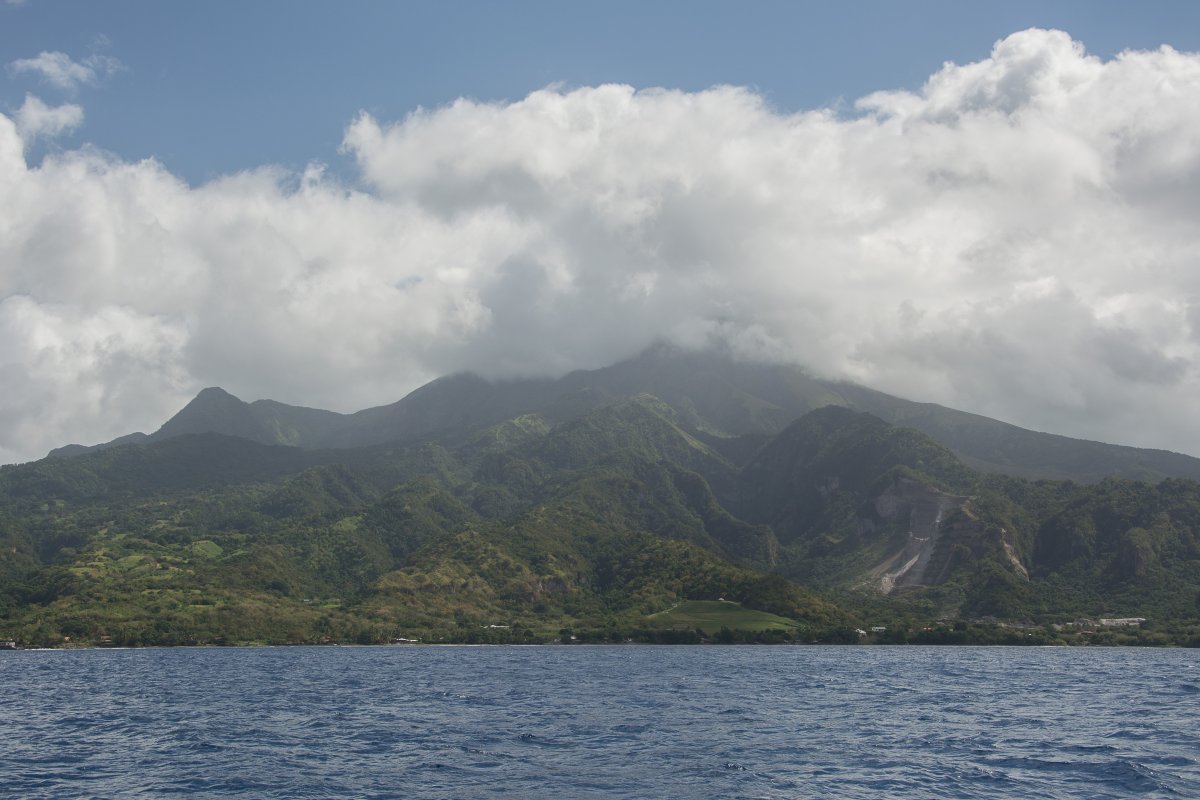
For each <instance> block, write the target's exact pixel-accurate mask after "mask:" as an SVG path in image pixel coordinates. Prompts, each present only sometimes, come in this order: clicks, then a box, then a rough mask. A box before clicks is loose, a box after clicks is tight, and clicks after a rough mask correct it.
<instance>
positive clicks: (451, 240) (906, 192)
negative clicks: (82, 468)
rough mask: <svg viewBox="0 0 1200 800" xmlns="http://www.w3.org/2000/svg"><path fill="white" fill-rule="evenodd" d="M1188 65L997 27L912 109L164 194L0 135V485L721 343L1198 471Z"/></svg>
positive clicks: (573, 96)
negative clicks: (61, 460)
mask: <svg viewBox="0 0 1200 800" xmlns="http://www.w3.org/2000/svg"><path fill="white" fill-rule="evenodd" d="M1196 131H1200V56H1197V55H1194V54H1186V53H1180V52H1176V51H1174V50H1172V49H1170V48H1165V47H1164V48H1161V49H1159V50H1155V51H1146V52H1141V51H1138V52H1132V51H1131V52H1126V53H1122V54H1121V55H1119V56H1117V57H1115V58H1113V59H1111V60H1108V61H1103V60H1101V59H1098V58H1095V57H1092V56H1089V55H1088V54H1087V53H1086V51H1085V49H1084V47H1083V46H1082V45H1081V44H1080V43H1078V42H1075V41H1072V40H1071V38H1070V37H1069V36H1068V35H1067V34H1065V33H1062V32H1060V31H1045V30H1028V31H1022V32H1019V33H1016V34H1013V35H1012V36H1010V37H1008V38H1006V39H1004V40H1002V41H1000V42H998V43H997V44H996V46H995V48H994V49H993V51H992V53H991V54H990V56H988V57H987V58H985V59H983V60H981V61H978V62H975V63H972V64H965V65H957V64H951V63H947V64H946V65H944V66H943V67H942V69H941V70H939V71H938V72H937V73H936V74H934V75H932V76H931V77H930V78H929V80H928V81H927V82H926V83H925V85H924V86H923V87H922V88H921V89H920V90H918V91H912V92H902V91H884V92H877V93H875V94H872V95H869V96H867V97H864V98H862V99H861V100H859V101H858V103H857V104H855V106H854V108H853V111H852V113H849V114H844V113H838V112H836V111H834V110H831V109H816V110H811V111H805V112H801V113H795V114H791V113H781V112H779V111H777V110H775V109H773V108H772V107H771V105H770V104H769V103H768V102H767V101H766V100H765V99H764V98H763V97H762V96H760V95H759V94H757V93H755V92H754V91H752V90H750V89H746V88H740V87H733V86H717V87H713V88H711V89H708V90H705V91H701V92H683V91H675V90H669V89H643V90H638V89H635V88H633V87H629V86H622V85H601V86H585V87H579V88H571V89H568V88H563V87H555V86H552V87H549V88H546V89H543V90H540V91H536V92H533V93H531V94H529V95H528V96H526V97H524V98H521V99H518V100H516V101H513V102H505V103H485V102H477V101H472V100H467V99H462V100H459V101H457V102H455V103H453V104H451V105H448V106H445V107H441V108H434V109H420V110H417V111H414V112H413V113H411V114H409V115H408V116H407V117H406V118H404V119H402V120H399V121H395V122H387V121H381V120H378V119H376V118H374V117H372V116H371V115H369V114H365V113H364V114H361V115H360V116H359V117H357V118H356V119H354V120H353V121H351V122H350V124H349V125H348V127H347V129H346V134H345V138H344V141H343V148H344V151H345V152H346V153H348V154H349V155H350V156H351V157H352V158H353V159H354V161H355V163H356V164H357V166H358V169H359V171H360V174H361V184H360V185H358V186H353V187H351V186H346V185H344V184H342V183H340V182H339V181H337V180H336V179H333V178H330V177H328V176H326V175H325V174H324V173H323V172H322V170H321V169H320V168H319V166H315V165H314V166H313V167H310V168H309V169H308V170H307V171H306V172H305V173H303V174H302V175H293V174H288V173H286V172H283V171H281V170H278V169H275V168H270V167H264V168H262V169H259V170H256V171H252V172H246V173H240V174H236V175H230V176H226V177H223V178H220V179H218V180H214V181H211V182H209V183H207V184H204V185H202V186H196V187H192V186H188V185H187V184H186V183H184V182H182V181H180V180H179V179H177V178H176V177H174V176H173V175H172V174H171V173H170V172H169V171H168V170H167V169H166V168H165V167H164V166H163V165H162V164H160V163H158V162H156V161H153V160H147V161H142V162H125V161H120V160H117V159H114V158H112V157H109V156H106V155H104V154H103V153H101V152H99V151H96V150H92V149H84V150H77V151H67V152H55V153H51V154H50V155H48V156H46V157H45V158H44V159H43V160H42V162H41V163H40V164H38V165H30V164H28V163H27V162H26V160H25V155H24V153H25V143H24V141H23V140H22V134H21V131H20V129H19V127H18V125H17V123H16V122H15V121H14V120H12V119H9V118H5V117H0V210H2V212H3V213H0V265H2V267H0V270H2V271H0V330H2V331H3V337H2V338H0V374H2V375H3V376H4V385H5V392H4V396H3V397H0V456H2V457H3V458H4V460H14V459H23V458H31V457H35V456H37V455H40V454H41V453H44V452H45V451H46V450H48V449H49V448H50V447H52V446H57V445H60V444H63V443H64V442H65V441H68V440H80V441H85V442H93V441H100V440H104V439H107V438H112V437H113V436H116V435H118V434H121V433H125V432H128V431H129V430H132V429H138V428H151V427H153V426H155V425H157V423H158V422H160V421H161V420H162V419H165V418H166V417H167V416H169V414H170V413H171V412H173V411H174V410H176V409H177V408H179V407H180V406H181V405H182V404H183V403H184V402H186V400H187V399H188V398H189V397H190V396H192V395H193V394H194V393H195V391H196V390H197V389H198V388H200V387H202V386H206V385H213V384H219V385H222V386H225V387H227V388H229V389H230V390H231V391H233V392H234V393H235V394H237V395H239V396H242V397H251V398H252V397H273V398H276V399H280V400H283V401H287V402H294V403H299V404H303V405H310V406H322V407H329V408H334V409H337V410H353V409H356V408H361V407H364V406H367V405H372V404H378V403H384V402H389V401H391V400H394V399H396V398H398V397H399V396H401V395H402V394H403V393H405V392H406V391H408V390H411V389H413V388H415V387H416V386H417V385H419V384H420V383H422V382H424V381H426V380H428V379H429V378H432V377H434V376H436V375H439V374H444V373H447V372H452V371H456V370H463V369H470V370H475V371H479V372H481V373H483V374H485V375H489V376H496V377H503V376H507V375H530V374H553V373H558V372H562V371H565V370H568V369H571V368H574V367H595V366H600V365H602V364H604V363H608V362H611V361H615V360H617V359H619V358H622V357H625V356H628V355H631V354H633V353H635V352H637V351H638V350H640V349H642V348H644V347H645V346H647V345H648V344H649V343H651V342H653V341H656V340H660V339H667V340H673V341H676V342H679V343H682V344H687V345H697V346H699V345H705V344H711V343H714V342H720V343H723V344H725V345H727V346H730V347H732V348H733V349H734V350H735V351H736V352H741V353H743V354H745V355H747V356H752V357H759V358H772V359H784V360H788V361H793V362H796V363H801V364H805V365H807V366H809V367H810V368H811V369H813V370H815V371H816V372H818V373H820V374H822V375H826V376H839V377H846V378H850V379H853V380H858V381H861V382H864V383H867V384H869V385H871V386H874V387H876V388H880V389H883V390H885V391H890V392H893V393H898V394H902V395H905V396H909V397H912V398H914V399H920V400H931V401H936V402H941V403H944V404H946V405H950V406H954V407H958V408H963V409H966V410H971V411H976V412H979V413H983V414H988V415H991V416H996V417H999V418H1002V419H1006V420H1009V421H1013V422H1016V423H1018V424H1022V425H1025V426H1027V427H1033V428H1039V429H1044V430H1054V431H1056V432H1061V433H1067V434H1070V435H1077V436H1085V437H1088V438H1097V439H1106V440H1113V441H1120V442H1126V443H1132V444H1140V445H1144V446H1158V447H1170V448H1172V449H1182V450H1185V451H1190V452H1193V453H1196V452H1200V436H1197V435H1196V434H1195V431H1197V430H1200V424H1198V423H1200V411H1197V410H1196V409H1195V408H1194V403H1193V401H1192V398H1194V397H1195V396H1196V393H1197V390H1198V389H1200V386H1198V385H1197V384H1198V383H1200V381H1198V376H1197V365H1198V364H1200V323H1198V322H1197V320H1200V287H1198V285H1197V284H1198V282H1200V277H1197V276H1200V270H1198V269H1197V266H1200V231H1197V229H1196V226H1195V223H1194V221H1195V219H1197V217H1198V216H1200V213H1198V212H1200V138H1198V137H1197V134H1196Z"/></svg>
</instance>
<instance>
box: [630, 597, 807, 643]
mask: <svg viewBox="0 0 1200 800" xmlns="http://www.w3.org/2000/svg"><path fill="white" fill-rule="evenodd" d="M646 619H647V620H648V621H649V622H650V623H651V624H652V625H653V626H654V627H656V628H675V627H681V628H682V627H684V626H686V627H687V628H689V629H694V628H699V629H700V630H702V631H704V632H705V633H706V634H710V635H712V634H716V633H717V632H718V631H720V630H721V629H722V628H728V629H729V630H731V631H765V630H782V631H786V630H792V629H794V628H796V627H798V625H797V623H796V622H794V621H793V620H790V619H788V618H787V617H780V616H778V615H776V614H768V613H767V612H766V611H756V610H755V609H752V608H744V607H743V606H742V604H741V603H735V602H732V601H730V600H685V601H684V602H682V603H680V604H679V605H677V606H675V607H674V608H669V609H667V610H666V611H660V612H659V613H657V614H651V615H650V616H649V617H647V618H646Z"/></svg>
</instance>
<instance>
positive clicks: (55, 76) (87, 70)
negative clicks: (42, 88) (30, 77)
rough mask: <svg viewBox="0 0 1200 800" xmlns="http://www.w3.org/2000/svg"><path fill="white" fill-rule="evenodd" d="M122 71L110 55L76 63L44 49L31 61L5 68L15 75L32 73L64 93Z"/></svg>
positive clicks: (64, 55) (27, 59)
mask: <svg viewBox="0 0 1200 800" xmlns="http://www.w3.org/2000/svg"><path fill="white" fill-rule="evenodd" d="M122 68H123V67H122V64H121V62H120V61H118V60H117V59H115V58H113V57H112V56H105V55H91V56H88V57H87V58H85V59H84V60H83V61H82V62H79V61H75V60H73V59H72V58H71V57H70V56H69V55H67V54H66V53H60V52H57V51H56V52H49V51H45V50H43V51H42V52H41V53H38V55H37V56H36V57H34V58H20V59H17V60H16V61H13V62H11V63H9V65H8V69H9V71H10V72H12V73H14V74H21V73H26V72H31V73H34V74H37V75H40V76H41V77H42V80H44V81H46V82H47V83H49V84H51V85H52V86H56V87H57V88H59V89H62V90H63V91H67V92H73V91H75V90H76V89H78V88H79V87H80V86H82V85H90V86H94V85H95V84H97V83H99V82H100V81H101V80H102V79H104V78H107V77H109V76H111V75H112V74H113V73H115V72H119V71H120V70H121V69H122Z"/></svg>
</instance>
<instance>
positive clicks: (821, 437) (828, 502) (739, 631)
mask: <svg viewBox="0 0 1200 800" xmlns="http://www.w3.org/2000/svg"><path fill="white" fill-rule="evenodd" d="M649 363H650V362H647V364H649ZM647 364H643V365H642V367H641V368H639V369H638V370H633V371H629V370H627V369H626V368H624V367H620V365H618V367H614V368H612V370H613V372H612V374H609V375H608V377H607V378H606V380H608V381H610V385H611V387H612V391H611V392H610V393H609V396H608V400H607V402H603V403H601V402H600V401H599V399H598V398H597V396H596V395H595V394H594V393H590V392H587V391H584V389H586V386H585V387H584V389H579V391H578V392H576V393H575V394H573V395H571V396H572V397H573V398H575V399H574V400H572V401H571V403H573V405H572V404H568V405H570V413H567V411H566V410H564V409H565V408H566V406H564V405H554V404H553V403H552V404H549V405H547V406H545V407H544V408H543V409H542V411H541V412H539V413H530V412H528V411H524V410H520V411H519V413H514V414H512V415H510V416H506V417H503V418H500V419H493V418H492V417H494V416H495V414H496V413H497V412H496V411H495V410H494V409H489V408H488V407H487V405H486V397H484V398H476V400H475V401H473V403H472V404H470V405H469V406H453V405H452V406H451V407H448V408H445V409H443V410H442V411H440V412H438V416H437V419H438V420H439V421H438V422H437V423H436V424H435V423H432V422H430V421H429V420H430V419H432V418H426V422H425V423H422V424H423V425H426V426H427V427H430V428H436V433H431V434H429V435H426V436H423V437H416V438H410V439H405V440H400V441H392V442H382V443H375V444H371V445H369V446H362V447H339V448H324V449H322V448H318V447H296V446H287V445H281V444H268V443H265V442H262V441H258V440H257V438H268V439H270V437H260V436H259V435H258V433H254V435H253V437H250V438H247V437H244V436H231V435H226V434H221V433H212V432H207V433H206V432H190V433H181V434H180V435H173V436H164V437H157V438H154V437H151V438H150V439H139V440H136V441H133V442H132V443H129V444H125V445H122V446H115V447H111V448H107V449H96V450H91V451H87V452H83V453H79V454H78V455H75V456H73V457H70V458H62V457H59V458H51V459H45V460H43V461H40V462H35V463H32V464H27V465H20V466H11V467H4V468H0V638H6V639H7V638H13V639H16V640H17V641H19V642H22V643H23V644H38V645H62V644H64V643H91V644H199V643H252V642H279V643H286V642H321V641H357V642H385V641H389V640H392V639H396V638H403V639H420V640H422V641H470V642H500V641H512V642H533V641H564V640H565V641H576V642H578V641H625V640H628V639H633V640H635V641H692V640H695V639H696V637H698V636H700V634H699V633H697V629H699V630H700V631H703V632H704V634H705V635H707V636H708V637H709V638H711V637H713V636H716V635H717V634H720V633H721V631H722V630H725V631H727V632H728V634H727V635H725V634H723V637H724V638H723V640H733V641H755V640H769V641H781V640H788V641H790V640H795V641H805V642H808V641H814V640H817V641H859V640H860V638H861V637H860V636H859V635H858V634H856V633H855V630H856V629H870V628H872V627H885V628H886V629H887V630H888V635H887V637H880V636H878V635H872V637H870V640H871V641H878V640H881V639H882V638H886V639H887V640H889V641H904V640H909V641H911V640H922V641H924V640H928V641H944V642H952V641H971V642H984V641H1005V642H1008V641H1021V642H1033V641H1036V642H1040V643H1051V642H1056V641H1057V642H1083V641H1101V642H1109V643H1114V642H1122V641H1127V642H1137V643H1147V644H1151V643H1189V642H1194V641H1196V642H1200V535H1198V531H1200V485H1198V484H1196V483H1194V482H1191V481H1188V480H1179V479H1172V480H1163V481H1160V482H1158V483H1138V482H1133V481H1129V480H1121V479H1108V480H1104V481H1101V482H1098V483H1094V484H1081V483H1073V482H1056V481H1045V480H1041V481H1030V480H1027V479H1025V478H1022V477H1016V476H1002V475H996V474H991V473H987V472H981V471H977V470H975V469H973V468H972V467H971V466H969V465H968V464H965V463H964V462H963V461H962V460H960V459H959V458H958V457H957V456H956V454H955V452H954V451H953V450H952V449H951V448H949V447H947V446H946V445H944V444H942V443H940V442H938V441H936V440H934V439H933V438H931V437H929V436H928V435H926V434H924V433H922V432H920V431H918V430H915V429H912V428H903V427H897V426H894V425H892V424H889V423H888V422H887V421H885V420H883V419H880V418H879V417H876V416H872V415H869V414H865V413H861V412H855V411H852V410H850V409H848V408H846V407H844V406H841V405H835V406H829V407H824V408H818V409H815V410H813V411H810V412H809V413H807V414H806V415H804V416H802V417H801V418H799V419H798V420H795V421H794V422H792V423H791V424H788V425H786V426H784V427H782V429H780V430H778V431H777V432H775V433H774V434H770V435H768V434H765V433H762V432H758V433H743V434H741V435H739V436H733V435H731V431H730V427H735V426H733V423H732V421H734V420H736V419H743V420H744V421H745V420H748V419H750V417H753V418H755V419H758V420H759V422H762V421H764V420H768V419H769V418H772V413H773V412H772V413H768V410H769V409H768V407H767V406H765V405H763V404H762V403H759V402H757V401H752V400H751V399H749V398H750V396H749V395H746V394H744V393H741V389H737V388H736V387H737V386H739V385H747V384H746V382H747V381H749V380H750V378H751V377H753V378H754V379H755V380H760V381H761V382H762V395H769V396H770V397H773V398H775V399H780V398H781V397H783V396H785V395H786V393H787V392H788V391H792V390H795V389H796V387H797V385H799V384H795V383H789V382H788V381H786V380H782V379H780V375H779V373H777V372H775V371H773V368H769V367H765V366H760V367H746V368H744V369H742V368H739V369H741V371H740V372H739V371H737V370H735V371H734V372H733V373H730V374H726V373H723V372H721V370H720V369H717V368H715V367H714V368H712V369H714V370H716V372H717V373H719V374H721V375H725V378H728V380H727V381H726V382H725V383H720V386H722V387H724V388H722V389H720V390H719V391H718V390H716V389H713V388H712V387H713V386H714V385H716V384H714V383H713V378H712V374H711V373H712V370H710V371H709V372H701V373H698V375H696V376H694V377H693V378H692V379H691V380H692V383H691V384H685V383H681V381H682V378H680V376H678V375H674V376H673V374H672V372H671V371H670V370H669V369H666V368H665V367H664V368H663V369H662V370H660V371H658V372H657V373H656V377H655V378H654V379H655V380H656V381H658V382H659V383H660V384H661V385H662V387H663V388H664V390H666V389H670V388H671V386H675V387H679V386H682V385H688V386H690V387H691V389H692V390H694V391H696V392H701V390H705V389H704V387H708V388H709V389H711V390H712V391H711V392H709V393H707V394H703V393H701V394H698V395H697V396H696V397H695V398H694V399H693V398H691V397H690V396H687V395H685V394H678V395H674V396H672V399H671V400H667V399H665V398H662V397H657V396H654V395H646V394H636V395H634V396H632V397H627V396H624V394H623V393H622V390H623V389H624V388H629V387H634V386H642V385H645V381H646V380H648V379H649V377H650V375H649V373H651V372H653V370H650V368H649V366H647ZM730 375H732V376H733V377H736V378H737V380H736V381H735V380H733V378H732V377H730ZM747 376H749V377H747ZM568 378H569V380H568V379H566V378H565V379H563V380H564V381H566V382H567V383H566V384H562V385H571V384H572V382H575V383H578V382H580V381H583V382H584V383H588V382H589V381H591V379H590V378H589V377H588V374H586V373H583V374H576V375H575V376H574V377H572V376H568ZM723 380H724V379H723ZM739 382H740V383H739ZM553 383H554V382H541V383H536V384H512V385H509V386H508V387H507V388H504V389H502V390H498V391H503V392H507V393H508V394H507V395H505V396H506V397H507V400H506V401H505V403H504V404H501V407H502V408H504V409H506V410H508V411H512V410H513V409H518V410H519V409H520V408H521V407H522V406H523V405H525V404H526V401H528V399H529V396H530V393H531V392H532V391H533V390H532V389H531V388H530V387H531V386H535V385H536V386H538V387H542V389H544V388H545V387H546V386H548V385H550V384H553ZM458 385H459V383H456V382H454V381H450V382H448V384H446V386H449V387H450V388H451V389H453V387H454V386H458ZM475 385H476V387H477V388H478V384H475ZM446 386H443V387H441V388H437V389H436V391H434V389H431V390H430V392H432V393H434V394H438V393H440V392H442V391H443V390H444V389H446ZM577 388H578V387H577ZM768 389H769V390H770V391H768ZM538 391H541V389H539V390H538ZM681 391H682V390H681ZM705 391H708V390H705ZM581 397H582V398H583V399H582V400H581V399H580V398H581ZM442 399H445V396H442ZM759 399H760V400H761V399H762V397H761V396H759ZM564 402H566V401H564ZM239 403H240V401H237V400H236V399H235V398H230V397H228V396H227V395H222V394H217V393H214V392H209V393H208V395H207V396H206V399H205V401H204V403H202V404H201V409H200V410H204V405H205V404H208V410H207V411H204V414H200V413H199V412H198V411H197V410H196V409H193V412H196V413H195V414H192V413H191V412H189V416H188V417H187V419H192V420H196V419H208V420H209V421H211V419H212V417H211V416H205V415H207V414H209V413H210V412H212V411H213V409H217V410H219V409H220V408H225V409H227V410H228V409H232V412H231V413H233V414H234V417H235V419H241V420H242V421H243V422H245V421H246V420H258V421H259V422H261V421H262V420H261V418H259V417H255V416H254V414H255V413H257V412H252V413H251V414H250V416H247V415H246V409H247V408H251V409H253V408H260V409H261V408H263V406H262V405H258V404H249V405H247V406H246V408H243V407H242V405H246V404H242V405H239ZM422 403H426V404H428V405H429V406H430V407H431V408H432V406H433V405H435V403H434V402H433V400H432V399H430V398H425V399H423V400H422ZM591 405H594V407H591V408H590V409H588V408H587V407H588V406H591ZM471 409H474V410H473V411H472V410H471ZM268 410H270V408H268ZM468 412H470V413H468ZM476 412H478V413H476ZM272 413H276V414H277V416H276V420H277V421H278V422H279V424H280V425H283V423H284V422H285V421H288V424H290V425H292V429H293V430H295V429H299V428H302V427H303V426H304V425H308V424H310V423H311V424H313V425H317V424H319V425H334V427H330V428H328V429H327V430H334V429H335V428H336V425H340V424H341V423H340V422H337V421H336V419H334V418H332V417H328V416H325V415H323V414H322V413H320V412H313V413H312V414H309V413H308V410H301V411H300V412H297V413H294V414H293V413H292V412H291V411H288V412H286V413H284V412H279V409H275V410H274V411H273V412H272ZM431 413H432V412H431ZM744 414H749V415H750V417H745V416H744ZM218 416H219V415H218ZM285 416H286V417H287V420H284V417H285ZM478 419H486V421H485V422H482V423H479V424H474V423H473V422H470V420H478ZM464 420H466V421H464ZM715 420H719V421H720V424H719V425H718V424H717V422H716V421H715ZM335 423H336V425H335ZM238 424H240V423H238ZM739 424H741V423H739ZM754 424H755V425H757V424H758V423H754ZM763 424H764V426H765V425H766V423H763ZM774 424H775V423H771V425H774ZM256 426H257V423H255V425H251V426H250V428H249V430H250V432H251V433H253V432H254V431H260V428H258V427H256ZM747 427H753V426H752V425H750V424H749V423H747ZM768 427H769V426H768ZM280 430H282V429H280ZM272 436H274V434H272ZM255 437H257V438H255ZM301 438H303V437H301ZM272 441H274V439H272ZM719 598H724V601H725V602H721V601H720V600H719ZM1117 617H1121V618H1125V617H1128V618H1135V617H1136V618H1145V620H1146V621H1145V623H1144V624H1141V625H1138V626H1129V627H1125V628H1120V629H1117V628H1111V629H1110V628H1109V627H1105V626H1102V625H1100V623H1099V620H1100V619H1101V618H1117ZM1079 618H1087V619H1089V620H1092V621H1093V624H1091V625H1090V626H1071V627H1063V626H1065V625H1066V623H1071V622H1074V621H1076V620H1077V619H1079ZM1056 626H1058V627H1056ZM714 629H715V631H716V633H714ZM762 631H767V632H768V633H766V634H763V633H761V632H762ZM1015 632H1020V634H1019V635H1018V634H1017V633H1015Z"/></svg>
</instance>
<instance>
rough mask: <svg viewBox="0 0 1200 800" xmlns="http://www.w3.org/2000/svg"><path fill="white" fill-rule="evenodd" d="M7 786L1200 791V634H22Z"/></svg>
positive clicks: (135, 793)
mask: <svg viewBox="0 0 1200 800" xmlns="http://www.w3.org/2000/svg"><path fill="white" fill-rule="evenodd" d="M0 687H2V688H0V709H3V712H2V713H3V716H2V719H3V724H2V726H0V781H2V783H0V794H4V795H5V796H12V797H22V798H64V797H96V798H117V797H167V796H179V795H183V796H191V797H213V798H218V797H254V798H259V797H278V798H306V797H313V798H317V797H320V798H342V797H347V798H349V797H354V798H384V797H389V798H390V797H396V798H475V797H520V798H543V797H544V798H558V799H563V798H693V797H694V798H717V797H720V798H809V797H811V798H818V797H820V798H884V797H887V798H906V797H911V798H930V797H954V798H990V797H994V798H1028V797H1053V798H1068V797H1079V798H1092V799H1095V798H1118V797H1121V798H1124V797H1138V798H1154V797H1200V721H1198V720H1200V714H1198V713H1197V712H1200V652H1198V651H1188V650H1144V649H1101V648H1095V649H1033V648H961V647H960V648H921V647H711V646H709V647H704V646H700V647H647V646H613V647H592V646H574V647H564V646H546V647H404V646H396V647H324V648H322V647H294V648H245V649H175V650H172V649H163V650H153V649H147V650H62V651H17V652H0Z"/></svg>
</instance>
